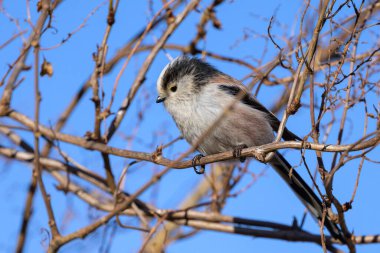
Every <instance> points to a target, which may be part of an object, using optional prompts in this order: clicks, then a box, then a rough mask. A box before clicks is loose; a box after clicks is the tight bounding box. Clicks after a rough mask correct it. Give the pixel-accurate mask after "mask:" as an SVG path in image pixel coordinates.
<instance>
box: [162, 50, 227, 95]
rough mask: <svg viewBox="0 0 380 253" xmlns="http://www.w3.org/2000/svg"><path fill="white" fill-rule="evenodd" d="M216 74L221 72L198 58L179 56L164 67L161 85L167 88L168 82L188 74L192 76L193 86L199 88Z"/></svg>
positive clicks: (175, 80)
mask: <svg viewBox="0 0 380 253" xmlns="http://www.w3.org/2000/svg"><path fill="white" fill-rule="evenodd" d="M218 74H222V73H221V72H220V71H218V70H217V69H216V68H214V67H213V66H211V65H210V64H208V63H206V62H203V61H201V60H200V59H198V58H189V57H187V56H181V57H179V58H178V59H176V60H175V61H174V62H172V63H171V64H170V65H169V67H168V68H167V69H166V71H165V73H164V75H163V77H162V87H163V88H164V89H167V86H168V85H169V84H170V83H173V82H177V81H179V80H180V79H181V78H183V77H185V76H187V75H188V76H191V77H192V78H193V80H194V83H195V87H196V88H200V87H201V86H203V85H205V84H207V83H208V81H209V79H210V78H212V77H214V76H216V75H218Z"/></svg>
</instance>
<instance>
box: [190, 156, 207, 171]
mask: <svg viewBox="0 0 380 253" xmlns="http://www.w3.org/2000/svg"><path fill="white" fill-rule="evenodd" d="M202 157H204V155H202V154H198V155H196V156H194V158H193V160H192V165H193V168H194V171H195V173H197V174H198V175H200V174H204V173H205V165H204V164H202V165H201V169H200V170H198V169H197V163H198V162H200V160H201V158H202Z"/></svg>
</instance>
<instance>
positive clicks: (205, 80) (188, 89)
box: [156, 56, 344, 240]
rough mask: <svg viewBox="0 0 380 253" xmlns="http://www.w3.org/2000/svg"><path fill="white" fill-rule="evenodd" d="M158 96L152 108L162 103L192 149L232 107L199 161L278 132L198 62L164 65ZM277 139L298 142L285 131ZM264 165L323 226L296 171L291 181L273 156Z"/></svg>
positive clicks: (241, 90)
mask: <svg viewBox="0 0 380 253" xmlns="http://www.w3.org/2000/svg"><path fill="white" fill-rule="evenodd" d="M157 91H158V97H157V101H156V102H157V103H161V102H163V103H164V105H165V107H166V109H167V110H168V112H169V113H170V114H171V115H172V117H173V119H174V121H175V123H176V124H177V126H178V128H179V129H180V131H181V132H182V135H183V137H184V138H185V139H186V140H187V141H188V142H189V143H190V144H195V143H197V141H198V139H199V138H201V137H202V136H203V135H202V134H203V133H205V132H206V131H208V129H209V128H210V127H211V126H212V125H213V122H215V121H216V120H218V117H220V115H221V114H222V113H223V112H224V111H225V110H226V106H228V105H230V104H232V103H233V101H235V104H234V106H233V107H232V109H231V110H230V111H229V113H227V114H226V115H225V116H224V118H223V119H222V120H221V121H220V122H219V124H218V125H217V126H215V127H214V128H213V129H212V130H211V131H210V133H209V134H208V135H207V136H203V137H204V138H203V140H201V141H200V144H199V146H198V151H199V152H200V153H201V154H203V155H211V154H216V153H220V152H225V151H231V150H238V149H239V148H240V149H241V148H242V147H251V146H259V145H263V144H267V143H271V142H272V141H273V140H274V133H273V132H277V131H278V128H279V125H280V121H279V120H278V119H277V118H276V116H275V115H274V114H273V113H271V112H270V111H269V110H268V109H266V108H265V107H264V106H263V105H262V104H260V103H259V102H258V101H257V100H256V99H255V98H254V97H253V96H251V95H250V94H249V92H248V91H247V89H246V88H245V86H244V85H242V84H241V83H240V82H239V81H238V80H236V79H234V78H232V77H231V76H229V75H227V74H225V73H222V72H220V71H219V70H217V69H215V68H214V67H213V66H211V65H209V64H207V63H205V62H203V61H201V60H199V59H197V58H189V57H186V56H181V57H178V58H176V59H175V60H174V61H173V62H171V63H169V64H168V65H167V66H166V67H165V68H164V69H163V71H162V72H161V74H160V76H159V78H158V81H157ZM238 95H239V96H238ZM241 95H242V96H241ZM237 99H239V101H236V100H237ZM282 138H283V139H284V140H300V138H299V137H297V136H296V135H295V134H293V133H292V132H290V131H289V130H288V129H286V128H285V129H284V133H283V135H282ZM237 153H238V152H237ZM269 163H270V165H271V166H272V167H273V168H274V169H275V170H276V171H277V172H278V173H279V174H280V176H281V177H282V179H284V180H285V182H286V183H287V184H288V185H289V186H290V188H291V189H292V190H293V191H294V192H295V193H296V195H297V196H298V197H299V198H300V200H301V201H302V202H303V204H304V205H305V206H306V207H307V208H308V210H309V211H310V213H312V215H314V216H315V217H316V218H317V219H318V220H322V211H323V208H322V203H321V201H320V199H319V198H318V196H317V195H316V194H315V193H314V192H313V191H312V189H311V188H310V187H309V186H308V185H307V184H306V182H305V181H304V180H303V179H302V178H301V177H300V175H299V174H298V173H297V172H296V171H295V170H293V171H292V173H291V175H290V170H291V165H290V164H289V163H288V162H287V161H286V160H285V158H284V157H283V156H282V155H281V154H280V153H278V152H276V153H275V154H274V156H273V158H272V159H271V160H270V161H269ZM325 226H326V227H327V229H328V230H329V231H330V233H331V235H332V236H333V237H335V238H339V239H341V240H343V238H344V237H343V235H342V232H341V231H340V229H339V228H338V227H337V225H336V224H335V223H333V222H332V221H331V220H330V219H328V217H326V219H325Z"/></svg>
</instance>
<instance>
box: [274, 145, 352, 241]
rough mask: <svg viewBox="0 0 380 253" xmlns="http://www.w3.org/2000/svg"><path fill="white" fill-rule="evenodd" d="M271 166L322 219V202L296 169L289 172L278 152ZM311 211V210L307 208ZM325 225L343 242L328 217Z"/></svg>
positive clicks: (286, 163) (339, 231) (339, 232)
mask: <svg viewBox="0 0 380 253" xmlns="http://www.w3.org/2000/svg"><path fill="white" fill-rule="evenodd" d="M269 163H270V164H271V166H272V167H274V169H276V171H277V172H278V173H279V174H280V176H281V177H282V178H283V179H284V180H285V181H286V182H287V184H288V185H289V186H290V188H292V190H293V191H294V192H295V193H296V194H297V195H298V196H299V198H301V199H302V200H303V201H304V202H306V203H308V204H309V205H310V206H311V207H313V208H314V209H315V211H316V212H317V213H318V214H317V217H316V218H318V219H319V220H321V219H322V215H323V207H322V202H321V200H320V199H319V197H318V196H317V195H316V194H315V192H314V191H313V190H312V189H311V188H310V186H309V185H308V184H307V183H306V182H305V181H304V180H303V179H302V177H301V176H300V175H299V174H298V172H297V171H296V170H293V171H292V172H291V176H290V170H291V169H292V166H291V165H290V164H289V162H288V161H287V160H286V159H285V158H284V157H283V156H282V155H281V154H280V153H278V152H276V153H275V156H274V159H272V160H271V161H270V162H269ZM309 211H311V212H312V210H309ZM325 226H326V228H327V229H328V230H329V231H330V234H331V235H332V236H333V237H334V238H337V239H340V240H341V241H342V242H345V239H344V236H343V233H342V232H341V230H340V229H339V228H338V226H337V225H336V224H335V223H334V222H332V221H331V220H330V219H329V218H328V217H327V218H326V219H325Z"/></svg>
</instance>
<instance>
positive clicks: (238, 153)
mask: <svg viewBox="0 0 380 253" xmlns="http://www.w3.org/2000/svg"><path fill="white" fill-rule="evenodd" d="M245 148H248V146H247V145H245V144H242V145H239V146H236V147H235V148H234V150H233V152H232V155H233V157H235V158H239V160H240V162H242V163H243V162H244V161H245V157H244V156H241V150H242V149H245Z"/></svg>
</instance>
